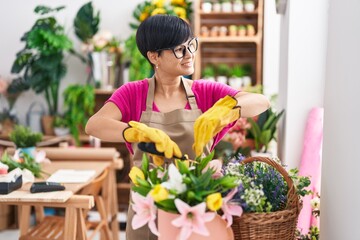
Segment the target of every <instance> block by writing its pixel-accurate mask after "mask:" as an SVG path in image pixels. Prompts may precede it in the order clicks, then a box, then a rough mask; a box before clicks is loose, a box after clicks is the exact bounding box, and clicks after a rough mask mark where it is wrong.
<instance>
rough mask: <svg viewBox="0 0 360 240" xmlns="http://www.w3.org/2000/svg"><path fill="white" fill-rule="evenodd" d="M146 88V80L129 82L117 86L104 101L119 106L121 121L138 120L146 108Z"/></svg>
mask: <svg viewBox="0 0 360 240" xmlns="http://www.w3.org/2000/svg"><path fill="white" fill-rule="evenodd" d="M147 90H148V83H147V80H141V81H136V82H130V83H127V84H124V85H123V86H121V87H120V88H118V89H117V90H116V91H115V92H114V93H113V94H112V95H111V97H110V98H109V99H108V100H107V101H106V102H112V103H114V104H115V105H116V106H117V107H118V108H119V110H120V112H121V115H122V119H121V121H123V122H125V123H128V122H129V121H139V120H140V117H141V113H142V111H145V108H146V96H147Z"/></svg>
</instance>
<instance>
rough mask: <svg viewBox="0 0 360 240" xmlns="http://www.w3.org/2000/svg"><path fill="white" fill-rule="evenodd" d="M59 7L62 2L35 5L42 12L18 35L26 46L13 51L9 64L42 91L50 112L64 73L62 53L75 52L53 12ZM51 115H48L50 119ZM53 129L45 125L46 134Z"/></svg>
mask: <svg viewBox="0 0 360 240" xmlns="http://www.w3.org/2000/svg"><path fill="white" fill-rule="evenodd" d="M62 9H64V7H63V6H61V7H57V8H50V7H46V6H42V5H40V6H37V7H36V8H35V10H34V11H35V13H36V14H39V15H41V16H40V17H39V18H38V19H37V20H36V22H35V24H34V25H33V26H32V27H31V29H30V30H29V31H28V32H26V33H25V34H24V35H23V36H22V37H21V41H22V42H24V43H25V47H24V48H23V49H22V50H21V51H19V52H18V53H17V54H16V59H15V61H14V63H13V65H12V68H11V72H12V73H15V74H20V73H21V72H23V74H22V78H21V81H24V83H25V84H27V85H28V86H29V87H30V88H32V89H33V90H34V91H35V92H36V93H43V94H44V95H45V100H46V103H47V106H48V113H49V115H50V116H54V115H55V114H56V113H57V112H58V95H59V87H60V83H61V79H62V78H63V77H64V76H65V74H66V64H65V63H64V53H66V52H70V53H74V52H75V51H74V50H73V49H72V42H71V40H70V39H69V38H68V37H67V35H66V34H65V31H64V27H63V25H61V24H60V23H58V21H57V20H56V18H55V16H54V15H53V13H56V12H58V11H60V10H62ZM43 15H47V16H43ZM52 119H53V118H50V121H52ZM51 125H52V124H50V126H51ZM52 133H53V132H52V129H51V128H45V134H52Z"/></svg>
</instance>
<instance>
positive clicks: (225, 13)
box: [199, 10, 258, 17]
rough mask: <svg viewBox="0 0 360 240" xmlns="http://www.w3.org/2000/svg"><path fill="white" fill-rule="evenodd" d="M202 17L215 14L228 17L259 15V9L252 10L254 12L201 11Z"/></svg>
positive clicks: (215, 15) (214, 15)
mask: <svg viewBox="0 0 360 240" xmlns="http://www.w3.org/2000/svg"><path fill="white" fill-rule="evenodd" d="M199 14H200V15H201V16H202V17H207V16H213V17H228V16H230V17H231V16H239V15H241V16H247V15H257V14H258V11H257V10H255V11H252V12H245V11H243V12H209V13H205V12H203V11H200V13H199Z"/></svg>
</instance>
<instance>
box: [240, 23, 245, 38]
mask: <svg viewBox="0 0 360 240" xmlns="http://www.w3.org/2000/svg"><path fill="white" fill-rule="evenodd" d="M238 35H239V36H240V37H244V36H246V27H245V26H244V25H240V26H239V27H238Z"/></svg>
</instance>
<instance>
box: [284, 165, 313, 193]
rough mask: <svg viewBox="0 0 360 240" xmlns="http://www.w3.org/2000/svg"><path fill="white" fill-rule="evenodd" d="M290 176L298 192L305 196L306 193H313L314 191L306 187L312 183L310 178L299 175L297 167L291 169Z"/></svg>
mask: <svg viewBox="0 0 360 240" xmlns="http://www.w3.org/2000/svg"><path fill="white" fill-rule="evenodd" d="M289 177H290V178H291V179H292V180H293V182H294V185H295V187H296V192H297V194H299V195H300V196H303V197H304V196H305V195H308V194H311V193H312V191H310V190H307V189H306V188H307V187H308V186H310V184H311V181H310V178H309V177H304V176H299V170H298V169H296V168H294V169H290V171H289Z"/></svg>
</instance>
